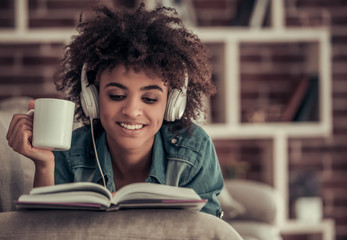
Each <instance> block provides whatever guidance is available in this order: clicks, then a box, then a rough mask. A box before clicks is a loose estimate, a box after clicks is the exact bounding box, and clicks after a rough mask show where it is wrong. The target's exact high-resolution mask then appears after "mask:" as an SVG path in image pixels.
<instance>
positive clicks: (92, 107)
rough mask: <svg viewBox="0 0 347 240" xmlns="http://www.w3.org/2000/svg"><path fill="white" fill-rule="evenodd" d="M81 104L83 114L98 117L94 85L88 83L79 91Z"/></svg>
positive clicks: (97, 99) (97, 100) (97, 103)
mask: <svg viewBox="0 0 347 240" xmlns="http://www.w3.org/2000/svg"><path fill="white" fill-rule="evenodd" d="M80 98H81V105H82V109H83V111H84V114H85V115H86V116H87V117H91V118H93V119H96V118H99V97H98V90H97V89H96V87H95V85H92V84H91V85H89V86H88V87H86V89H85V90H83V91H82V92H81V95H80Z"/></svg>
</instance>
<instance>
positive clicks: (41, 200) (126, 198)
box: [15, 182, 207, 211]
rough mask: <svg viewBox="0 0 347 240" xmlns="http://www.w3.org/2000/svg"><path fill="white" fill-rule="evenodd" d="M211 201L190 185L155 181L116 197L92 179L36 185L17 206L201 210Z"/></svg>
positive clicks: (124, 190)
mask: <svg viewBox="0 0 347 240" xmlns="http://www.w3.org/2000/svg"><path fill="white" fill-rule="evenodd" d="M206 202H207V200H206V199H201V198H200V196H199V195H198V194H197V193H196V192H195V191H194V190H193V189H190V188H182V187H175V186H168V185H161V184H154V183H133V184H129V185H127V186H125V187H123V188H121V189H120V190H119V191H117V192H116V193H115V194H114V196H113V195H112V193H111V192H110V191H109V190H108V189H106V188H105V187H103V186H101V185H99V184H96V183H91V182H77V183H66V184H58V185H54V186H47V187H38V188H33V189H32V190H31V192H30V193H29V194H26V195H22V196H20V197H19V199H18V200H17V201H16V202H15V203H16V207H17V209H76V210H101V211H116V210H120V209H127V208H178V209H192V210H197V211H199V210H200V209H201V208H202V207H203V206H204V205H205V204H206Z"/></svg>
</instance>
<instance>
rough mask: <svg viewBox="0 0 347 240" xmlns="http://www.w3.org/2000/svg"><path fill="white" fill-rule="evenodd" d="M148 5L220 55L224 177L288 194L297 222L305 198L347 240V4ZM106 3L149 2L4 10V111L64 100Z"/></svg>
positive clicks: (41, 0) (37, 4)
mask: <svg viewBox="0 0 347 240" xmlns="http://www.w3.org/2000/svg"><path fill="white" fill-rule="evenodd" d="M145 2H147V3H146V4H147V5H146V6H147V7H148V8H153V7H155V6H159V5H165V6H172V7H175V8H176V9H177V11H178V13H179V14H180V15H181V16H182V18H183V19H184V21H185V23H186V25H188V26H190V27H191V28H192V29H193V31H194V32H196V33H197V34H198V36H199V37H200V38H201V39H202V41H204V42H205V43H206V44H207V45H208V47H209V48H210V50H211V61H212V64H213V66H214V74H213V80H214V81H215V83H216V86H217V88H218V93H217V95H216V96H214V97H212V98H211V99H208V100H207V101H206V104H207V107H208V109H209V113H210V114H209V116H208V117H207V122H206V123H205V125H204V127H205V128H206V131H207V132H208V133H209V134H210V135H211V137H212V138H213V141H214V143H215V146H216V150H217V154H218V157H219V160H220V164H221V167H222V171H223V174H224V177H225V178H226V179H227V178H244V179H251V180H255V181H260V182H265V183H268V184H270V185H272V186H273V187H274V188H277V189H278V190H279V192H280V193H281V194H282V195H283V196H284V198H285V200H284V205H285V207H284V213H283V217H284V218H285V219H290V220H300V219H299V218H300V217H299V216H298V215H299V214H298V212H297V211H296V210H295V205H296V203H297V200H298V199H300V198H302V197H315V198H317V197H318V198H319V199H320V200H321V202H322V206H321V208H320V209H318V211H321V215H322V217H321V218H322V219H332V220H334V226H335V231H336V236H335V237H334V239H336V240H342V239H347V188H346V187H345V186H346V185H347V177H346V176H347V1H346V0H214V1H210V0H191V1H188V0H186V1H179V0H176V1H174V0H171V1H165V0H162V1H154V0H153V1H150V0H149V1H145ZM96 4H106V5H109V6H114V7H116V8H119V7H126V8H134V7H136V6H137V5H138V4H139V1H137V0H113V1H112V0H109V1H106V0H104V1H100V0H1V1H0V101H7V100H8V99H12V98H18V97H23V96H25V97H32V98H39V97H58V98H61V97H63V96H59V95H57V93H56V91H55V86H54V84H53V76H54V73H55V71H56V69H57V65H58V64H59V61H60V60H61V59H62V57H63V54H64V46H65V45H67V44H68V43H69V40H70V38H71V36H72V35H73V34H74V31H75V27H76V25H77V24H78V22H79V18H80V13H81V11H83V10H86V9H89V8H90V7H92V6H94V5H96ZM309 214H310V213H309ZM311 214H312V212H311ZM318 215H319V214H318ZM318 218H319V221H320V220H321V219H320V217H319V216H318ZM317 226H319V225H317ZM323 235H324V234H323V233H321V232H319V231H317V232H316V231H310V230H307V231H306V232H305V231H301V232H295V231H293V232H292V233H291V232H287V233H286V234H284V235H283V237H284V239H285V240H289V239H295V240H318V239H328V238H323V237H324V236H323Z"/></svg>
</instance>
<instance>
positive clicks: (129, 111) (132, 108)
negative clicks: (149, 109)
mask: <svg viewBox="0 0 347 240" xmlns="http://www.w3.org/2000/svg"><path fill="white" fill-rule="evenodd" d="M141 108H142V104H141V102H140V101H137V100H136V99H127V100H126V101H125V102H124V105H123V108H122V113H123V114H124V115H126V116H128V117H130V118H135V117H138V116H140V115H141V114H142V110H141Z"/></svg>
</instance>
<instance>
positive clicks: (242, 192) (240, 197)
mask: <svg viewBox="0 0 347 240" xmlns="http://www.w3.org/2000/svg"><path fill="white" fill-rule="evenodd" d="M225 187H226V189H227V190H228V192H229V193H230V195H231V196H232V197H233V198H234V199H236V201H238V202H239V203H241V204H242V206H243V207H244V209H245V211H244V212H243V213H242V214H240V215H238V216H237V217H236V219H245V220H255V221H261V222H266V223H270V224H271V223H273V222H274V221H275V220H276V216H277V210H278V204H279V203H280V202H281V200H280V195H279V194H278V192H277V191H275V189H274V188H273V187H271V186H269V185H267V184H265V183H261V182H255V181H250V180H229V181H225Z"/></svg>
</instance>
